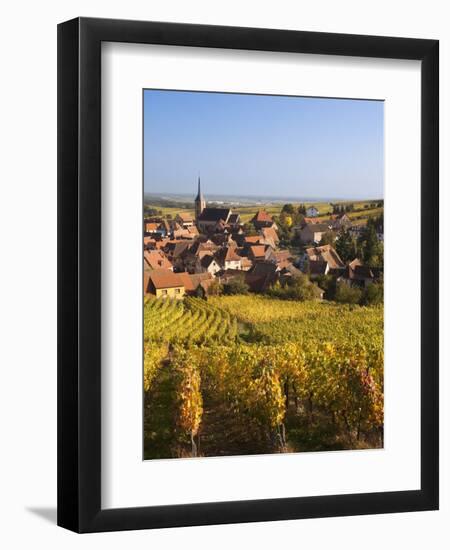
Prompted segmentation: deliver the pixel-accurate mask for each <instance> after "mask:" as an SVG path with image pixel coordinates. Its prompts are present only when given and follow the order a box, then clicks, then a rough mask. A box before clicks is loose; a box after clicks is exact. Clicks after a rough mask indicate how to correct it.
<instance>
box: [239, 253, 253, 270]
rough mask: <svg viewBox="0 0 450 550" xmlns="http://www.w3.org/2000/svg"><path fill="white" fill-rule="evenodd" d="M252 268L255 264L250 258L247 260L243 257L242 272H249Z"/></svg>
mask: <svg viewBox="0 0 450 550" xmlns="http://www.w3.org/2000/svg"><path fill="white" fill-rule="evenodd" d="M252 267H253V262H252V261H251V260H250V258H246V257H245V256H242V258H241V269H242V271H249V270H250V269H251V268H252Z"/></svg>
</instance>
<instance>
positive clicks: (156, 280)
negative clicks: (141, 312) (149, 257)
mask: <svg viewBox="0 0 450 550" xmlns="http://www.w3.org/2000/svg"><path fill="white" fill-rule="evenodd" d="M144 292H145V293H151V294H154V295H155V296H156V297H157V298H177V299H179V298H182V297H183V296H184V294H185V288H184V284H183V281H182V279H181V278H180V277H179V275H178V274H177V273H173V271H170V269H155V270H152V271H144Z"/></svg>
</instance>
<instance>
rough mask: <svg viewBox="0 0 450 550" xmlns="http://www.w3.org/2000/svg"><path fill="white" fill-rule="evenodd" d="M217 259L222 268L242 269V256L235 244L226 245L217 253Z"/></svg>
mask: <svg viewBox="0 0 450 550" xmlns="http://www.w3.org/2000/svg"><path fill="white" fill-rule="evenodd" d="M216 260H217V262H218V263H219V265H220V266H221V268H222V269H225V270H226V269H242V258H241V256H239V254H238V253H237V252H236V247H235V246H225V247H223V248H221V249H220V250H219V251H218V252H217V254H216Z"/></svg>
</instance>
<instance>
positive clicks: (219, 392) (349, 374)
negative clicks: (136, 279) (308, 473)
mask: <svg viewBox="0 0 450 550" xmlns="http://www.w3.org/2000/svg"><path fill="white" fill-rule="evenodd" d="M382 426H383V308H382V307H381V306H376V307H360V306H350V305H337V304H334V303H328V302H292V301H283V300H277V299H273V298H268V297H264V296H255V295H242V296H216V297H210V298H209V299H208V300H207V301H205V300H202V299H200V298H185V299H184V300H178V301H176V300H174V301H171V300H161V299H159V300H158V299H156V298H146V300H145V302H144V458H145V459H151V458H177V457H190V456H227V455H242V454H258V453H273V452H304V451H325V450H341V449H355V448H357V449H361V448H375V447H381V446H382V445H383V429H382Z"/></svg>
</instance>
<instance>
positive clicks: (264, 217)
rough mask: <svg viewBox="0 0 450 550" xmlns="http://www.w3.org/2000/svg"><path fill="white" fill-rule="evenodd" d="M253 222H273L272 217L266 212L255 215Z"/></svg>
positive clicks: (259, 211)
mask: <svg viewBox="0 0 450 550" xmlns="http://www.w3.org/2000/svg"><path fill="white" fill-rule="evenodd" d="M253 221H256V222H271V223H272V222H273V219H272V217H271V216H270V215H269V214H268V213H267V212H266V211H265V210H258V212H257V213H256V214H255V216H254V218H253Z"/></svg>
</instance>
